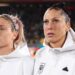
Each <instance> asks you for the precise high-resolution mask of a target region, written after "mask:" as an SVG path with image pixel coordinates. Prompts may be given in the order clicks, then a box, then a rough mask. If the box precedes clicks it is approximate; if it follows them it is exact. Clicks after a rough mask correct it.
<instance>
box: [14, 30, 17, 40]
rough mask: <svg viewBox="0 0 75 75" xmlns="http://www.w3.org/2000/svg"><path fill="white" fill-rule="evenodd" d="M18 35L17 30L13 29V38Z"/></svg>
mask: <svg viewBox="0 0 75 75" xmlns="http://www.w3.org/2000/svg"><path fill="white" fill-rule="evenodd" d="M17 36H18V32H17V31H13V40H15V39H17Z"/></svg>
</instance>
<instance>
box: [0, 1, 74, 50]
mask: <svg viewBox="0 0 75 75" xmlns="http://www.w3.org/2000/svg"><path fill="white" fill-rule="evenodd" d="M58 2H64V3H65V8H66V10H67V11H69V16H70V17H71V21H72V23H71V24H72V28H73V29H74V30H75V2H74V1H72V0H62V1H61V0H58V1H57V0H7V1H5V0H2V1H0V14H2V13H7V14H13V15H17V16H18V17H19V18H20V19H21V20H22V22H23V24H24V30H25V31H24V32H25V37H26V40H27V43H28V46H29V47H32V46H36V47H37V48H36V50H37V49H38V48H40V47H42V42H43V38H44V35H43V27H42V26H43V25H42V19H43V14H44V12H45V10H46V9H47V8H48V7H50V6H51V5H52V4H54V3H58Z"/></svg>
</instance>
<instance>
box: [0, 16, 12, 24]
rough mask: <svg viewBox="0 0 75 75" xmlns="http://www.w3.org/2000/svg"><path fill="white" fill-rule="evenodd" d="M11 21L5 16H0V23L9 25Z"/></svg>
mask: <svg viewBox="0 0 75 75" xmlns="http://www.w3.org/2000/svg"><path fill="white" fill-rule="evenodd" d="M10 24H11V22H10V21H9V20H6V19H5V18H2V17H0V25H10Z"/></svg>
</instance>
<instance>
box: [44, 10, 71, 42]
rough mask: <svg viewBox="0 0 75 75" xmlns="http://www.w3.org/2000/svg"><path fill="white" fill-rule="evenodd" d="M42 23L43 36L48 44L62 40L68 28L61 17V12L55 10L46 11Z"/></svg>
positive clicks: (63, 17)
mask: <svg viewBox="0 0 75 75" xmlns="http://www.w3.org/2000/svg"><path fill="white" fill-rule="evenodd" d="M43 21H44V24H43V29H44V35H45V39H46V40H47V41H48V42H56V41H58V40H60V39H62V38H63V37H65V36H66V32H67V31H68V30H69V28H70V25H69V23H68V22H66V20H65V16H64V15H61V11H58V10H55V9H52V10H47V11H46V13H45V15H44V18H43Z"/></svg>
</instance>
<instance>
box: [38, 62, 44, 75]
mask: <svg viewBox="0 0 75 75" xmlns="http://www.w3.org/2000/svg"><path fill="white" fill-rule="evenodd" d="M44 67H45V63H41V65H40V67H39V70H38V73H39V74H41V73H42V72H43V69H44Z"/></svg>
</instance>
